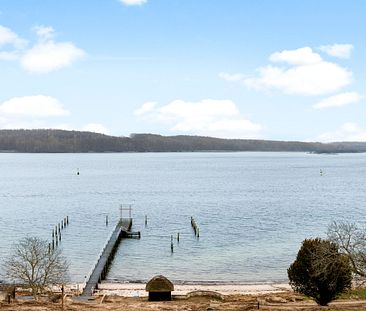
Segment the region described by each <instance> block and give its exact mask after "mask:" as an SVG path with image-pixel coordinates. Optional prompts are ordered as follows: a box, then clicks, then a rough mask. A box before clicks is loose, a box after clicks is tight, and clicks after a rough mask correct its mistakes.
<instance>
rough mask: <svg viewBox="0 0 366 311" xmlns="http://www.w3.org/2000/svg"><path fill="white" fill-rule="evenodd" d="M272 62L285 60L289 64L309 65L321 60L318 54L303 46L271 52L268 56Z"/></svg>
mask: <svg viewBox="0 0 366 311" xmlns="http://www.w3.org/2000/svg"><path fill="white" fill-rule="evenodd" d="M269 59H270V61H272V62H285V63H288V64H291V65H309V64H315V63H319V62H321V61H322V58H321V57H320V55H319V54H317V53H314V52H313V50H312V49H311V48H310V47H303V48H299V49H296V50H284V51H282V52H276V53H273V54H272V55H271V56H270V57H269Z"/></svg>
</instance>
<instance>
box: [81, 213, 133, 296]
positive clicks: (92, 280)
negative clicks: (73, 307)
mask: <svg viewBox="0 0 366 311" xmlns="http://www.w3.org/2000/svg"><path fill="white" fill-rule="evenodd" d="M131 226H132V218H125V219H121V220H120V221H119V222H118V223H117V225H116V228H115V229H114V230H113V232H112V234H111V236H110V238H109V240H108V241H107V243H106V244H105V246H104V248H103V250H102V252H101V254H100V256H99V258H98V260H97V263H96V264H95V266H94V268H93V269H92V271H91V273H90V274H89V276H88V277H87V279H86V280H85V282H86V283H85V287H84V289H83V292H82V294H81V295H82V296H84V297H86V296H91V295H93V292H94V290H95V289H98V283H100V282H101V281H102V280H103V279H104V278H105V277H106V275H107V272H108V269H109V266H110V264H111V262H112V260H113V257H114V254H115V253H116V251H117V248H118V245H119V243H120V241H121V239H122V238H123V237H131V235H133V236H134V235H137V234H134V233H131V232H130V229H131ZM138 235H139V233H138Z"/></svg>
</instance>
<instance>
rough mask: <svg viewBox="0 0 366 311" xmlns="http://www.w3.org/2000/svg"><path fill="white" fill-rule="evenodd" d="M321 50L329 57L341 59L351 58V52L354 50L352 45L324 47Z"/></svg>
mask: <svg viewBox="0 0 366 311" xmlns="http://www.w3.org/2000/svg"><path fill="white" fill-rule="evenodd" d="M319 49H320V50H321V51H323V52H325V53H327V54H328V55H331V56H334V57H339V58H349V57H350V56H351V51H352V49H353V45H352V44H333V45H322V46H321V47H319Z"/></svg>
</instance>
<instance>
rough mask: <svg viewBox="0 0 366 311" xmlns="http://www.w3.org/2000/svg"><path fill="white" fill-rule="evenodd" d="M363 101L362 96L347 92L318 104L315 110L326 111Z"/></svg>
mask: <svg viewBox="0 0 366 311" xmlns="http://www.w3.org/2000/svg"><path fill="white" fill-rule="evenodd" d="M360 100H361V96H360V95H359V94H358V93H356V92H346V93H341V94H337V95H334V96H330V97H328V98H325V99H323V100H322V101H320V102H318V103H316V104H315V105H314V106H313V108H314V109H324V108H331V107H342V106H346V105H349V104H353V103H357V102H359V101H360Z"/></svg>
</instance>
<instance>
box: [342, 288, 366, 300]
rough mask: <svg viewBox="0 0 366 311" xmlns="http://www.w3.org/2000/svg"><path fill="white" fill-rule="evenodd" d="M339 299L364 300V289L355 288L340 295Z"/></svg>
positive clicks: (365, 295) (365, 297) (365, 294)
mask: <svg viewBox="0 0 366 311" xmlns="http://www.w3.org/2000/svg"><path fill="white" fill-rule="evenodd" d="M339 298H341V299H366V288H355V289H351V290H350V291H348V292H346V293H344V294H342V295H341V296H340V297H339Z"/></svg>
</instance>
